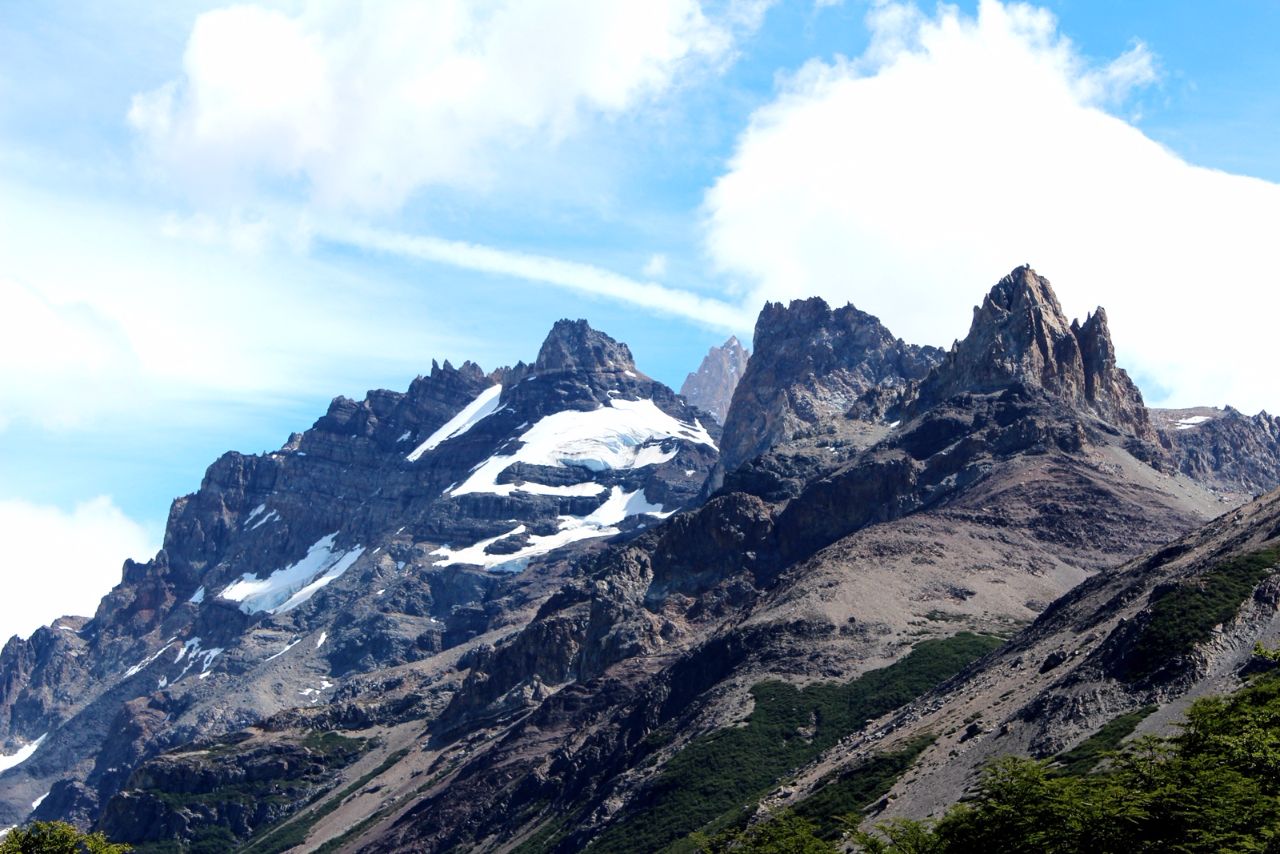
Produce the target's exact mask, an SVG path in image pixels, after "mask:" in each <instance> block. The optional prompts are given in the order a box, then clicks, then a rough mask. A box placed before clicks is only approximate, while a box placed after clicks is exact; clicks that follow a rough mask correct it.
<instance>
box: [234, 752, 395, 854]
mask: <svg viewBox="0 0 1280 854" xmlns="http://www.w3.org/2000/svg"><path fill="white" fill-rule="evenodd" d="M408 755H409V749H408V748H404V749H402V750H397V751H396V752H394V753H392V754H391V755H389V756H388V757H387V758H386V759H384V760H383V761H382V762H381V763H380V764H379V765H378V767H376V768H374V769H373V770H372V771H370V772H369V773H367V774H364V775H362V776H361V777H359V778H358V779H357V780H355V782H353V783H351V784H350V785H349V786H347V787H346V788H345V789H343V790H342V791H340V792H338V794H336V795H334V796H333V797H331V798H329V799H328V800H327V801H325V802H324V803H323V804H321V805H320V806H318V807H316V808H315V809H313V810H312V811H311V812H309V813H307V814H306V815H304V816H301V817H299V818H297V819H286V820H285V821H284V822H283V823H281V824H278V825H276V827H274V828H272V829H271V830H270V831H269V832H268V833H266V834H264V835H262V836H258V837H257V838H256V839H254V840H253V842H251V843H250V844H249V845H247V846H245V848H244V849H243V850H244V854H279V852H281V851H288V850H289V849H290V848H293V847H295V846H298V845H301V844H302V843H303V842H304V841H306V838H307V835H308V834H309V833H311V828H313V827H315V825H316V823H317V822H319V821H320V819H322V818H324V817H325V816H327V815H329V814H330V813H332V812H333V811H334V810H336V809H337V808H338V807H340V806H342V802H343V801H345V800H346V799H347V798H349V797H351V796H352V795H353V794H355V793H356V792H358V791H360V790H361V789H363V788H364V787H365V786H367V785H369V783H370V782H371V781H372V780H373V779H374V778H375V777H377V776H378V775H380V774H383V773H385V772H386V771H388V770H390V769H391V767H392V766H393V765H395V764H396V763H397V762H399V761H400V760H401V759H404V758H405V757H406V756H408Z"/></svg>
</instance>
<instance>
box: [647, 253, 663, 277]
mask: <svg viewBox="0 0 1280 854" xmlns="http://www.w3.org/2000/svg"><path fill="white" fill-rule="evenodd" d="M641 272H642V273H644V274H645V276H647V277H649V278H650V279H661V278H662V277H663V276H665V275H667V256H666V255H663V254H662V253H658V254H655V255H650V256H649V260H648V261H645V262H644V269H643V270H642V271H641Z"/></svg>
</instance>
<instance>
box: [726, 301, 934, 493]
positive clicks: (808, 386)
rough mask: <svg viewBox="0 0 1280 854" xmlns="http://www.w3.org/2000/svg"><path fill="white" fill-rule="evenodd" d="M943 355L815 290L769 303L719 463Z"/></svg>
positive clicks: (892, 384)
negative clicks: (786, 301)
mask: <svg viewBox="0 0 1280 854" xmlns="http://www.w3.org/2000/svg"><path fill="white" fill-rule="evenodd" d="M941 358H942V351H941V350H939V349H938V348H936V347H917V346H915V345H913V344H906V343H904V342H903V341H902V339H900V338H895V337H894V336H893V335H892V333H890V332H889V330H888V329H886V328H885V327H884V325H883V324H882V323H880V321H879V320H878V319H877V318H875V317H873V316H871V315H869V314H867V313H866V312H863V311H859V310H858V309H856V308H854V307H853V306H852V305H846V306H844V307H843V308H838V309H835V310H832V309H831V307H830V306H828V305H827V303H826V302H825V301H824V300H822V299H820V298H818V297H813V298H811V299H807V300H795V301H793V302H792V303H791V304H790V305H789V306H784V305H782V304H781V303H767V304H766V305H765V307H764V309H763V310H762V311H761V312H760V317H759V319H758V320H757V321H756V331H755V354H754V355H753V356H752V357H751V361H749V362H748V363H747V369H746V371H745V372H744V373H743V376H742V380H741V382H739V383H738V387H737V389H736V390H735V391H734V394H733V404H732V406H731V407H730V410H729V414H728V416H727V417H726V418H725V425H724V437H723V439H722V441H721V449H720V450H721V465H722V467H723V470H724V471H725V472H726V473H727V472H732V471H733V470H734V469H736V468H737V467H738V466H740V465H741V464H742V463H744V462H746V461H747V460H750V459H751V458H753V457H756V456H758V455H760V454H762V453H764V452H765V451H767V450H769V448H771V447H773V446H774V445H776V444H778V443H780V442H784V441H786V440H787V439H788V438H791V437H793V436H795V435H796V434H797V433H799V432H801V431H804V430H806V429H810V428H812V427H813V426H815V425H817V424H818V423H819V422H821V421H823V420H824V419H830V418H832V417H835V416H839V415H842V414H844V413H845V412H846V411H847V410H849V408H850V407H852V406H853V405H854V403H855V402H857V400H858V399H859V398H860V397H862V396H863V395H864V394H866V393H867V392H868V391H870V390H872V389H876V388H888V389H898V388H902V387H905V386H906V384H907V382H908V381H910V380H919V379H923V378H924V377H925V376H926V375H927V374H928V373H929V370H930V368H932V367H933V366H934V365H936V364H937V363H938V362H939V361H940V360H941Z"/></svg>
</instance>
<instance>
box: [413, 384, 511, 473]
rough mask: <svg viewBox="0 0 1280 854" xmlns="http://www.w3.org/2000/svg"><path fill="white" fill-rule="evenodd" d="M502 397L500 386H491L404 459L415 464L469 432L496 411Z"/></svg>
mask: <svg viewBox="0 0 1280 854" xmlns="http://www.w3.org/2000/svg"><path fill="white" fill-rule="evenodd" d="M501 396H502V385H501V384H499V385H491V386H489V387H488V388H487V389H485V390H484V391H482V392H480V395H479V396H478V397H477V398H476V399H475V400H473V401H471V402H470V403H468V404H467V405H466V406H464V407H463V408H462V411H461V412H459V413H458V414H457V415H455V416H453V417H452V418H450V419H449V420H448V421H446V422H445V423H444V425H443V426H441V427H440V429H439V430H437V431H436V432H434V433H432V434H431V435H430V436H428V437H427V440H426V441H425V442H423V443H422V444H421V445H419V446H418V447H416V448H414V449H413V450H412V451H411V452H410V453H409V455H408V456H407V457H405V459H407V460H408V461H409V462H411V463H412V462H417V461H418V458H419V457H421V456H422V455H423V454H425V453H426V452H427V451H430V450H431V449H433V448H435V447H436V446H438V445H440V444H443V443H444V442H447V441H448V440H449V439H453V438H455V437H457V436H461V435H462V434H463V433H465V432H467V431H468V430H470V429H471V428H472V427H474V426H476V425H477V424H479V423H480V422H481V421H483V420H484V419H486V418H488V417H489V416H490V415H492V414H493V413H494V412H495V411H497V409H498V399H499V398H500V397H501Z"/></svg>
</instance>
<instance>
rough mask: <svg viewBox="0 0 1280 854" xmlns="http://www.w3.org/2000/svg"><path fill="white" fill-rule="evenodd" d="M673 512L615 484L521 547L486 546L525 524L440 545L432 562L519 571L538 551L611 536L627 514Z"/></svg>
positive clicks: (663, 514)
mask: <svg viewBox="0 0 1280 854" xmlns="http://www.w3.org/2000/svg"><path fill="white" fill-rule="evenodd" d="M673 512H675V511H670V512H667V511H664V510H663V509H662V506H661V505H658V504H650V503H649V502H648V500H647V499H646V498H645V497H644V490H640V489H637V490H636V491H635V492H623V491H622V489H621V488H620V487H617V486H615V487H613V488H612V489H611V490H610V491H609V497H608V498H606V499H605V501H604V503H603V504H601V505H600V506H599V507H597V508H596V509H595V510H594V511H592V512H591V513H590V514H589V515H587V516H561V517H559V530H558V531H556V532H555V533H554V534H546V535H537V534H535V535H533V536H531V537H529V540H528V542H527V543H526V544H525V545H524V547H522V548H520V549H518V550H517V551H515V552H511V553H509V554H488V553H487V552H486V551H485V549H487V548H488V547H489V546H491V545H493V544H494V543H496V542H498V541H499V540H502V539H505V538H507V537H514V536H519V535H520V534H523V533H525V532H526V531H527V530H528V529H527V528H526V527H525V526H524V525H517V526H516V527H514V528H512V529H511V530H510V531H507V532H506V533H504V534H499V535H498V536H496V537H490V538H489V539H487V540H481V541H480V542H478V543H475V544H474V545H471V546H467V547H466V548H462V549H456V550H455V549H452V548H450V547H449V546H441V547H440V548H438V549H436V550H435V551H433V552H431V554H432V555H435V556H437V557H439V558H441V560H438V561H436V562H435V564H434V565H435V566H452V565H453V564H459V563H461V564H467V565H469V566H482V567H484V568H486V569H493V570H499V571H503V572H519V571H521V570H522V569H524V567H525V565H526V564H527V563H528V562H529V559H530V558H532V557H535V556H537V555H543V554H546V553H547V552H550V551H553V550H555V549H558V548H561V547H562V546H567V545H569V544H570V543H576V542H578V541H580V540H590V539H595V538H596V537H612V536H613V535H614V534H617V533H618V532H619V531H618V528H617V527H615V526H616V525H617V524H618V523H619V522H621V521H622V520H623V519H626V518H627V517H629V516H639V515H641V514H646V515H650V516H655V517H657V518H659V519H665V518H666V517H668V516H670V515H671V513H673Z"/></svg>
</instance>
